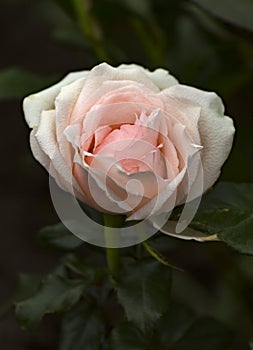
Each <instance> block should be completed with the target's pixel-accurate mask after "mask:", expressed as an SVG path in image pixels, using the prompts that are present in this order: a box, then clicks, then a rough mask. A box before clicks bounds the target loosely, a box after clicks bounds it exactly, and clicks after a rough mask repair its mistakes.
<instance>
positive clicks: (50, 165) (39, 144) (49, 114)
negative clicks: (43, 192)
mask: <svg viewBox="0 0 253 350" xmlns="http://www.w3.org/2000/svg"><path fill="white" fill-rule="evenodd" d="M32 135H34V139H32V144H31V146H32V150H33V153H34V156H35V158H36V159H37V160H39V162H40V163H41V164H42V165H43V166H45V167H46V169H47V170H48V172H49V173H50V175H52V176H53V177H54V178H55V180H56V182H57V183H58V185H59V186H60V187H61V188H62V189H63V190H65V191H67V192H73V190H72V186H73V188H74V191H75V193H76V194H77V196H78V198H80V199H82V198H83V195H82V191H81V189H80V187H79V186H78V184H77V183H76V182H75V180H74V179H73V176H72V167H68V166H67V164H66V160H65V159H64V158H63V157H62V155H61V153H60V152H59V148H58V143H57V139H56V128H55V111H54V110H49V111H43V112H42V116H41V120H40V124H39V127H38V129H37V131H36V133H34V134H32Z"/></svg>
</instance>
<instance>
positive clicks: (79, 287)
mask: <svg viewBox="0 0 253 350" xmlns="http://www.w3.org/2000/svg"><path fill="white" fill-rule="evenodd" d="M84 287H85V286H84V282H83V281H80V280H69V279H66V278H63V277H62V276H59V275H57V274H50V275H48V276H47V277H46V278H45V279H44V280H42V282H41V284H40V287H39V288H38V289H37V290H36V292H35V293H34V295H32V296H31V297H29V298H27V299H24V300H22V301H18V302H17V303H16V315H17V319H18V321H19V323H20V325H21V327H22V328H33V327H35V326H37V324H38V323H39V322H40V320H41V318H42V317H43V316H44V315H45V314H48V313H54V312H61V311H66V310H68V309H69V308H70V307H71V306H72V305H74V304H75V303H76V302H77V301H78V300H79V299H80V297H81V295H82V292H83V290H84Z"/></svg>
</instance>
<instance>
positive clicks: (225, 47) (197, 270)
mask: <svg viewBox="0 0 253 350" xmlns="http://www.w3.org/2000/svg"><path fill="white" fill-rule="evenodd" d="M203 3H206V1H204V2H203ZM207 3H208V2H207ZM215 3H216V1H214V4H215ZM69 4H71V1H49V0H43V1H42V0H38V1H29V0H20V1H18V0H1V5H0V36H1V38H0V42H1V56H0V102H1V107H0V111H1V129H0V130H1V137H0V142H1V148H0V149H1V175H0V176H1V179H0V184H1V197H0V198H1V202H0V209H1V210H0V213H1V224H2V225H1V226H2V230H1V235H2V238H1V248H0V274H1V284H0V302H1V303H3V302H4V301H6V300H8V299H9V298H10V297H11V295H12V294H13V293H14V292H15V287H16V283H17V274H18V273H20V272H25V273H39V272H43V271H47V270H48V269H49V268H50V267H51V266H52V265H53V264H54V263H55V262H56V261H57V259H58V258H59V254H58V253H55V252H53V251H51V250H47V249H45V248H43V247H41V246H40V245H39V244H38V242H37V241H36V234H37V232H38V231H39V229H40V228H41V227H43V226H45V225H49V224H53V223H55V222H57V221H58V218H57V216H56V214H55V212H54V209H53V206H52V204H51V199H50V196H49V190H48V175H47V173H46V171H44V169H43V168H42V167H41V166H40V165H39V164H38V163H37V162H36V161H35V160H34V159H33V157H32V155H31V152H30V149H29V129H28V127H27V125H26V123H25V121H24V117H23V112H22V98H23V97H24V96H25V95H28V94H30V93H32V92H34V91H36V90H38V89H41V88H44V87H46V86H47V85H49V84H51V83H53V82H54V81H57V80H58V79H59V78H60V77H61V76H63V75H65V74H66V73H67V72H69V71H74V70H82V69H90V68H91V67H92V66H93V65H95V64H97V63H99V62H100V61H101V59H103V57H99V58H97V57H96V53H95V51H96V47H97V46H99V45H101V46H103V49H104V50H106V51H107V55H108V60H109V62H111V63H112V64H115V65H118V64H120V63H123V62H136V63H140V64H142V65H145V66H147V67H148V68H150V69H153V68H155V67H159V66H162V67H164V68H167V69H169V70H170V72H171V73H172V74H173V75H175V76H176V77H177V78H178V79H179V80H180V81H181V82H183V83H185V84H188V85H193V86H196V87H199V88H202V89H205V90H215V91H216V92H217V93H218V94H219V95H221V96H222V98H223V100H224V103H225V105H226V111H227V114H228V115H230V116H232V117H233V118H234V121H235V124H236V127H237V133H236V138H235V143H234V148H233V151H232V153H231V156H230V158H229V160H228V161H227V163H226V165H225V166H224V171H223V174H222V180H228V181H235V182H249V181H252V180H253V162H252V159H253V157H252V156H253V143H252V131H253V130H252V125H253V119H252V116H253V103H252V96H253V34H252V28H250V25H247V21H246V20H245V19H244V18H243V16H242V19H241V22H240V21H238V20H236V21H234V17H233V16H232V19H233V20H231V18H227V17H226V16H221V18H218V19H217V16H216V13H214V14H215V16H212V15H213V13H212V14H211V15H210V11H206V9H204V10H203V9H202V8H200V7H199V6H197V5H195V4H193V2H190V1H146V2H145V1H140V2H138V4H139V5H138V4H137V2H136V3H135V5H134V2H131V1H116V0H111V1H109V0H108V1H106V0H103V1H90V8H89V14H90V20H91V22H92V23H93V24H92V25H93V26H94V32H96V31H98V33H100V34H99V35H95V39H94V37H93V38H92V37H91V38H89V35H88V36H87V33H86V35H85V33H83V31H82V29H80V27H79V26H78V20H77V18H76V15H75V13H74V11H73V9H72V7H71V5H69ZM147 4H148V5H147ZM239 6H243V5H242V4H241V5H239ZM214 8H215V5H214ZM65 10H67V12H68V13H69V16H68V15H67V14H66V12H65ZM211 12H212V11H211ZM246 12H247V10H246ZM219 13H220V12H219ZM221 13H222V12H221ZM250 15H251V17H252V23H253V13H251V14H250V13H249V16H250ZM30 72H31V73H32V74H31V73H30ZM169 242H170V241H169V240H168V244H169ZM171 242H172V246H171V248H170V249H169V253H168V256H169V257H170V259H172V260H174V261H173V262H174V263H177V264H178V265H179V266H181V267H184V268H186V270H187V273H189V276H190V277H191V278H193V279H194V282H189V285H188V286H190V287H189V295H188V297H189V299H190V297H191V294H192V295H193V300H194V295H200V294H201V296H199V297H198V303H199V305H197V308H199V309H200V310H201V311H203V310H204V311H207V312H208V313H211V314H214V315H215V316H216V317H218V318H220V319H222V320H225V321H226V322H230V323H232V324H236V322H238V319H239V320H240V323H242V324H243V327H244V328H245V329H246V330H245V332H246V333H247V334H250V335H251V336H252V337H253V333H252V324H253V306H252V304H251V305H250V306H251V309H249V304H247V303H246V302H245V298H246V294H245V293H248V292H249V290H251V291H252V290H253V289H251V288H252V285H253V282H252V281H253V274H252V273H251V271H253V269H252V267H253V264H252V259H251V258H250V257H240V256H239V255H238V254H237V253H234V252H232V251H231V250H230V249H229V248H226V247H223V246H222V247H221V246H220V245H219V244H218V245H217V244H207V245H206V246H203V245H201V244H196V243H189V242H187V243H185V242H182V243H178V242H176V243H175V242H174V241H171ZM174 244H175V245H176V250H173V247H174ZM242 271H243V274H245V276H244V277H245V278H244V277H242V275H241V274H242ZM207 275H208V276H207ZM246 276H247V278H246ZM187 278H188V277H187ZM242 279H246V280H247V283H248V284H247V283H246V284H244V285H243V287H242V283H241V280H242ZM231 281H232V282H231ZM181 282H182V281H181V280H180V278H179V280H178V282H176V287H175V288H178V290H179V293H181V291H182V289H184V286H183V285H181V284H180V283H181ZM199 285H201V288H202V291H201V292H200V294H198V293H199ZM248 299H249V298H248ZM210 301H211V304H210V303H209V302H210ZM212 305H215V308H216V309H215V308H213V306H212ZM58 324H59V322H58V317H55V316H54V317H46V321H44V322H43V323H42V326H41V327H40V328H39V329H38V330H36V331H34V332H24V331H21V330H20V329H19V327H18V325H17V324H16V321H15V318H14V315H13V314H9V315H8V316H7V317H5V318H4V319H2V320H0V348H1V349H3V350H22V349H26V350H27V349H33V350H40V349H41V350H42V349H45V350H46V349H56V348H57V339H58V331H59V325H58Z"/></svg>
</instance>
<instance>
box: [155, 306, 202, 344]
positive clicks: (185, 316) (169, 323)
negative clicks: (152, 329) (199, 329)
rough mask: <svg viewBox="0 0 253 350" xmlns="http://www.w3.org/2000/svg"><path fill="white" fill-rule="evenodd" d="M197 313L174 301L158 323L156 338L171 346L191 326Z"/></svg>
mask: <svg viewBox="0 0 253 350" xmlns="http://www.w3.org/2000/svg"><path fill="white" fill-rule="evenodd" d="M195 318H196V315H195V314H194V313H193V311H192V310H190V309H189V308H188V307H186V306H185V305H182V304H179V303H175V302H174V303H172V304H171V305H170V306H169V309H168V311H167V312H166V313H165V314H164V315H163V316H162V317H161V319H160V320H159V322H158V325H157V327H156V328H157V331H156V334H155V338H156V339H157V341H158V342H159V343H161V344H163V345H164V346H165V345H166V346H167V347H169V348H170V347H171V346H172V345H173V344H175V343H176V342H177V341H178V340H179V339H181V338H182V337H183V336H184V334H185V333H186V332H187V331H188V329H189V328H190V327H191V325H192V323H193V322H194V320H195Z"/></svg>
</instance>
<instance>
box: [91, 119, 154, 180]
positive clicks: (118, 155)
mask: <svg viewBox="0 0 253 350" xmlns="http://www.w3.org/2000/svg"><path fill="white" fill-rule="evenodd" d="M102 133H103V134H105V135H106V136H105V137H104V138H101V137H99V136H97V140H98V139H99V141H100V142H99V144H98V142H97V144H96V142H95V144H96V146H95V147H94V149H93V152H92V153H93V154H94V155H95V154H96V155H101V156H106V157H113V158H114V159H116V160H117V161H118V162H119V163H120V164H121V166H122V168H123V169H124V170H125V171H126V172H127V173H129V174H131V173H134V172H139V171H152V170H153V169H152V165H151V164H150V161H147V159H146V157H147V155H148V154H151V153H154V152H156V151H157V148H156V146H157V138H158V135H157V132H154V131H153V130H149V129H147V128H146V127H145V126H143V125H138V124H132V125H131V124H123V125H121V126H120V127H119V128H118V129H114V130H112V129H111V132H110V131H109V133H108V130H107V133H106V132H105V130H104V131H102V130H101V133H100V134H102Z"/></svg>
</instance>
